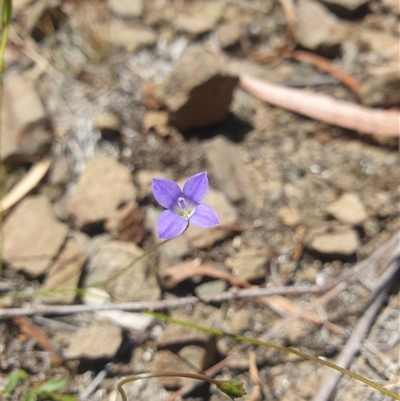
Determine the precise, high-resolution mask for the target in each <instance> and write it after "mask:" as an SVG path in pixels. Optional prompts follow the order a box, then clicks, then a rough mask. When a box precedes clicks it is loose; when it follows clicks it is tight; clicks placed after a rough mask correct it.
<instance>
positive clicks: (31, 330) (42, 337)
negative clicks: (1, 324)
mask: <svg viewBox="0 0 400 401" xmlns="http://www.w3.org/2000/svg"><path fill="white" fill-rule="evenodd" d="M12 322H13V323H14V324H15V325H16V326H18V327H19V329H20V331H21V333H24V334H25V335H27V336H28V337H30V338H32V339H34V340H35V342H36V344H37V345H38V346H39V347H40V348H42V349H44V350H45V351H48V352H49V353H50V355H51V359H52V364H53V365H54V366H59V365H61V363H62V362H63V359H62V357H61V355H60V354H59V353H58V352H57V350H56V349H55V347H54V345H53V343H52V341H51V340H50V338H49V337H48V336H47V335H46V334H45V333H44V332H43V331H42V330H41V329H40V328H39V327H38V326H36V325H35V324H34V323H33V322H31V321H30V320H29V319H28V318H26V317H24V316H19V317H14V318H13V319H12Z"/></svg>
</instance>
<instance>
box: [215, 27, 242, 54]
mask: <svg viewBox="0 0 400 401" xmlns="http://www.w3.org/2000/svg"><path fill="white" fill-rule="evenodd" d="M216 33H217V37H218V41H219V45H220V46H221V48H222V49H228V48H230V47H232V46H235V45H237V44H238V43H239V39H240V27H239V24H237V23H232V22H228V23H225V24H221V25H219V26H218V28H217V31H216Z"/></svg>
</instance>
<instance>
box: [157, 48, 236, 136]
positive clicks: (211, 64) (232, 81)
mask: <svg viewBox="0 0 400 401" xmlns="http://www.w3.org/2000/svg"><path fill="white" fill-rule="evenodd" d="M237 83H238V77H237V76H236V75H234V74H232V73H231V72H229V71H228V69H227V68H226V66H224V65H223V64H221V63H220V62H219V61H218V60H217V59H216V58H215V56H214V55H212V54H211V53H210V52H208V51H206V50H205V49H204V48H203V47H201V46H193V47H190V48H188V49H187V50H186V51H185V52H184V54H183V55H182V56H181V58H180V59H179V60H178V61H177V62H176V63H175V65H174V67H173V69H172V71H171V72H170V74H169V76H168V77H167V78H166V80H165V81H164V83H163V85H162V87H161V91H160V99H161V100H162V102H163V103H164V104H165V105H166V106H167V108H168V110H169V113H170V119H171V120H172V121H173V122H174V123H175V125H176V126H177V127H178V128H179V129H182V130H189V129H194V128H201V127H206V126H209V125H213V124H216V123H218V122H220V121H222V120H223V119H224V118H225V117H226V116H227V114H228V111H229V105H230V103H231V101H232V94H233V90H234V89H235V87H236V85H237Z"/></svg>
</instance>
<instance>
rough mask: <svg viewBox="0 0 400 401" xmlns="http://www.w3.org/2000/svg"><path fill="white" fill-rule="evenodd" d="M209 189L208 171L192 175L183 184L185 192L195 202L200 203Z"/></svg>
mask: <svg viewBox="0 0 400 401" xmlns="http://www.w3.org/2000/svg"><path fill="white" fill-rule="evenodd" d="M207 191H208V178H207V173H206V172H203V173H199V174H195V175H192V176H191V177H190V178H189V179H188V180H187V181H186V182H185V185H184V186H183V194H184V195H185V196H186V197H188V198H189V199H191V200H192V201H193V202H196V203H200V201H201V200H202V199H203V198H204V197H205V195H206V193H207Z"/></svg>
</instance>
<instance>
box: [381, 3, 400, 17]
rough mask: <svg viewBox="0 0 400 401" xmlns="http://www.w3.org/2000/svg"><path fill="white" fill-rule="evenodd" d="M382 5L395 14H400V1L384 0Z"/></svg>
mask: <svg viewBox="0 0 400 401" xmlns="http://www.w3.org/2000/svg"><path fill="white" fill-rule="evenodd" d="M382 5H383V7H385V8H386V9H388V10H390V11H391V12H392V13H393V14H397V15H400V3H399V2H398V0H382Z"/></svg>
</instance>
